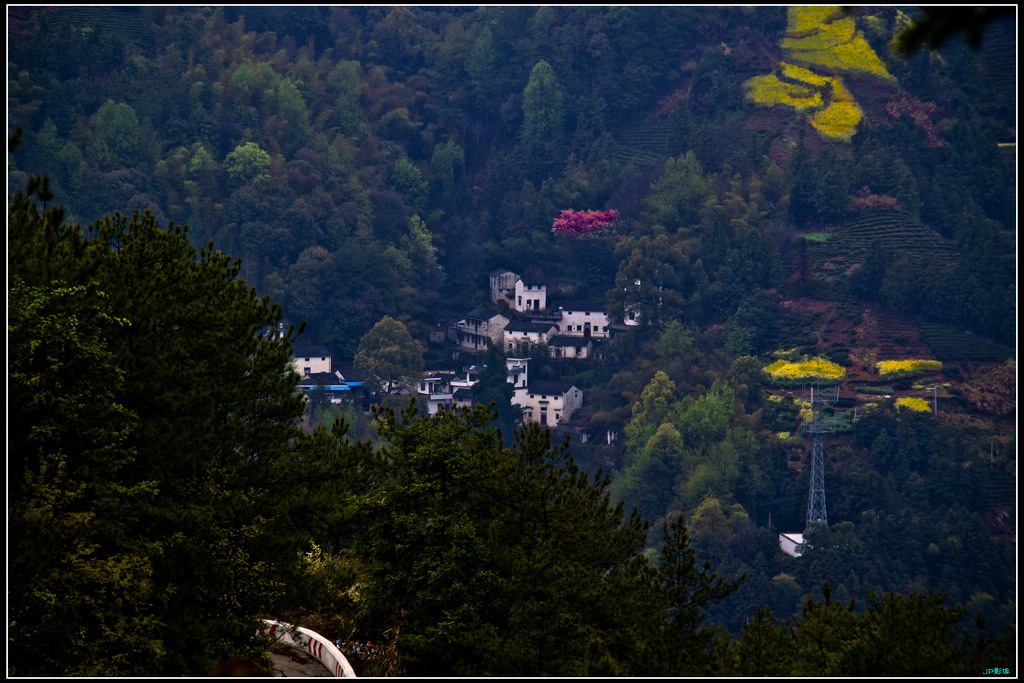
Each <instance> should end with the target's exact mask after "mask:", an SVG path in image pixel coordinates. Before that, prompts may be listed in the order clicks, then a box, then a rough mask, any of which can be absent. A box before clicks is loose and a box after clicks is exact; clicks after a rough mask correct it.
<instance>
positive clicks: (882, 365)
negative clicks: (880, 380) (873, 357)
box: [875, 358, 942, 377]
mask: <svg viewBox="0 0 1024 683" xmlns="http://www.w3.org/2000/svg"><path fill="white" fill-rule="evenodd" d="M875 369H876V370H878V374H879V375H880V376H883V377H884V376H885V375H904V374H907V373H910V372H921V371H923V370H941V369H942V363H941V362H940V361H937V360H919V359H912V358H911V359H907V360H880V361H878V362H877V363H875Z"/></svg>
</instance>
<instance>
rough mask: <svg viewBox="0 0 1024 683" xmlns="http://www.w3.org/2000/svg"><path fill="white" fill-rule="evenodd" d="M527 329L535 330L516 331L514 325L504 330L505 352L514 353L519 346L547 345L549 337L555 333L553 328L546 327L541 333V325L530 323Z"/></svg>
mask: <svg viewBox="0 0 1024 683" xmlns="http://www.w3.org/2000/svg"><path fill="white" fill-rule="evenodd" d="M529 327H531V328H534V327H536V328H537V329H530V330H524V329H516V325H515V324H514V323H513V324H510V325H509V326H508V327H506V328H505V352H506V353H508V352H509V351H514V350H515V349H516V347H517V346H518V345H520V344H524V345H525V344H530V345H531V346H536V345H539V344H547V343H548V339H549V338H550V336H551V335H552V334H553V333H554V332H555V326H554V325H550V326H546V329H544V330H543V331H541V329H540V328H541V327H545V325H543V324H537V323H531V324H529Z"/></svg>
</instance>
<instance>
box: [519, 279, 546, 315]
mask: <svg viewBox="0 0 1024 683" xmlns="http://www.w3.org/2000/svg"><path fill="white" fill-rule="evenodd" d="M547 307H548V287H547V285H545V284H543V283H542V282H540V281H538V280H537V279H536V278H525V280H524V278H519V279H518V280H516V301H515V309H516V310H517V311H543V310H545V309H546V308H547Z"/></svg>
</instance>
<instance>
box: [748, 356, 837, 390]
mask: <svg viewBox="0 0 1024 683" xmlns="http://www.w3.org/2000/svg"><path fill="white" fill-rule="evenodd" d="M765 371H766V372H767V373H768V374H769V375H771V376H772V379H774V380H775V381H777V382H782V383H787V384H796V383H800V382H804V381H814V380H824V381H827V382H836V381H839V380H841V379H843V377H845V376H846V370H844V369H843V368H842V366H840V365H836V364H835V363H833V362H832V361H828V360H825V359H824V358H820V357H818V358H812V359H811V360H805V361H799V362H796V363H791V362H789V361H786V360H777V361H775V362H774V363H772V364H771V365H769V366H768V367H766V368H765Z"/></svg>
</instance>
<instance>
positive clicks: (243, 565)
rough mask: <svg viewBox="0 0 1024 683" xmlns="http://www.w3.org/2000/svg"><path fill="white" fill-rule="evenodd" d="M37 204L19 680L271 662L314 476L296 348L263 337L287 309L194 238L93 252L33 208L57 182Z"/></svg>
mask: <svg viewBox="0 0 1024 683" xmlns="http://www.w3.org/2000/svg"><path fill="white" fill-rule="evenodd" d="M29 191H30V193H31V194H30V195H28V196H26V195H23V194H18V195H16V196H15V197H14V199H13V202H12V205H11V209H10V211H9V214H8V220H9V226H10V237H11V255H12V256H13V257H14V258H13V259H12V260H11V261H10V262H9V264H8V267H9V272H10V273H11V278H12V280H11V290H10V291H11V295H12V303H13V304H14V308H13V311H14V313H15V314H14V316H13V317H12V321H11V322H12V329H11V340H10V341H11V345H10V346H11V365H10V368H9V374H10V380H11V393H12V396H13V397H16V398H17V402H16V403H12V404H11V418H12V425H14V426H15V427H14V429H13V430H12V432H11V435H10V436H11V438H10V444H9V446H10V453H11V457H10V458H9V475H10V479H11V483H12V487H11V490H10V494H11V498H10V504H11V519H10V524H11V526H10V550H11V553H10V566H9V572H10V588H11V621H10V624H9V626H10V629H9V634H10V640H11V642H10V654H11V666H12V669H11V670H12V671H16V672H18V673H21V674H26V675H27V674H39V675H72V674H78V675H140V674H148V675H161V674H163V675H171V674H177V675H182V674H192V675H206V674H208V673H209V672H210V671H211V669H212V667H213V665H214V663H215V662H216V661H218V660H220V659H222V658H224V657H226V656H227V655H229V654H243V655H245V654H248V655H256V656H258V653H259V648H260V645H259V643H258V641H255V640H254V639H253V634H254V633H255V632H256V629H257V627H258V625H259V620H260V619H261V618H262V617H263V616H265V615H267V614H268V613H269V612H270V610H272V609H274V607H275V605H276V600H277V599H279V598H280V597H281V596H282V595H283V590H282V586H283V585H284V584H283V583H282V580H283V579H284V578H285V577H286V576H287V575H288V573H289V572H291V571H292V570H291V568H290V567H291V565H292V564H293V562H292V561H291V560H290V558H291V557H294V555H293V553H294V549H295V547H296V545H295V543H296V540H297V539H295V538H293V537H292V534H293V533H294V531H295V530H296V527H295V526H294V524H295V522H296V521H297V520H292V519H289V517H290V515H291V514H292V513H293V512H294V510H295V503H296V496H304V495H305V494H304V493H303V494H300V491H301V490H302V488H303V487H304V479H305V478H306V477H313V478H316V477H317V467H319V464H317V463H316V461H313V462H307V458H310V457H312V451H310V450H309V449H308V448H307V446H306V445H305V441H304V440H301V439H299V440H296V439H298V437H299V432H298V428H297V425H298V419H299V418H300V417H301V415H302V413H303V399H302V397H301V395H299V394H298V393H297V392H296V391H295V388H294V387H295V379H296V378H295V375H294V373H293V372H292V371H291V369H290V359H291V354H290V342H289V339H290V338H286V339H281V340H278V339H276V338H274V337H271V336H265V334H264V333H265V332H267V331H268V330H276V329H277V323H278V322H279V321H280V320H281V311H280V308H278V307H276V306H272V305H270V304H269V303H268V301H266V300H265V299H262V298H260V297H258V296H257V295H256V294H255V292H254V291H253V290H252V289H250V288H248V287H246V286H245V285H244V283H242V282H240V281H239V280H238V265H237V263H234V264H233V263H232V262H231V260H230V258H229V257H228V256H226V255H223V254H220V253H219V252H216V251H214V250H212V249H209V250H202V251H201V252H198V253H197V252H196V251H195V250H194V249H193V248H192V247H191V246H190V245H189V243H188V237H187V233H186V232H185V230H184V229H182V228H180V227H176V226H173V225H172V226H170V227H169V228H167V229H160V228H158V227H157V226H156V222H155V219H154V218H153V216H152V214H145V215H138V214H136V216H135V217H134V218H132V219H128V218H126V217H123V216H121V215H115V216H113V217H110V218H105V219H101V220H100V221H98V222H96V223H94V224H93V225H91V226H90V227H89V229H88V231H87V232H85V234H83V231H82V230H80V229H79V228H77V227H75V228H72V227H71V226H69V225H67V224H66V223H64V222H63V220H62V213H63V212H62V210H60V209H53V208H46V209H45V211H40V210H39V209H38V205H37V202H43V203H44V205H45V203H46V202H48V201H51V200H52V198H53V197H52V194H50V193H49V191H48V189H47V186H46V183H45V181H36V180H34V181H32V183H30V187H29ZM304 463H305V464H304ZM323 464H326V462H325V463H323ZM41 641H45V642H52V643H54V644H55V646H54V647H52V648H51V647H47V648H42V649H41V648H39V647H38V643H39V642H41ZM44 653H45V654H44Z"/></svg>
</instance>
